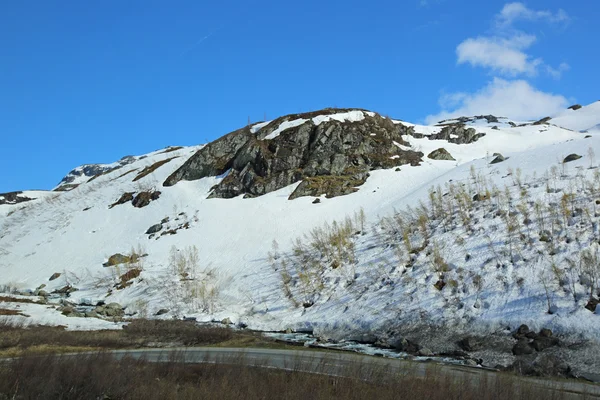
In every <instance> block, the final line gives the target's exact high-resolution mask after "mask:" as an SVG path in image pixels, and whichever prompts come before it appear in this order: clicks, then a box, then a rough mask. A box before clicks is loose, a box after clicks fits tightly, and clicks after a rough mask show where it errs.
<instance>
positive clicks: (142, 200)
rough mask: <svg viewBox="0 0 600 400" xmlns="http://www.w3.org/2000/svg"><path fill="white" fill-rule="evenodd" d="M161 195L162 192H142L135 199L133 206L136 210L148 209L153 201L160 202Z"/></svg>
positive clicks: (132, 202)
mask: <svg viewBox="0 0 600 400" xmlns="http://www.w3.org/2000/svg"><path fill="white" fill-rule="evenodd" d="M160 194H161V192H159V191H157V190H153V191H146V192H140V193H138V194H137V195H136V196H135V197H134V198H133V200H132V201H131V204H132V205H133V206H134V207H136V208H142V207H146V206H147V205H148V204H150V202H151V201H154V200H158V198H159V197H160Z"/></svg>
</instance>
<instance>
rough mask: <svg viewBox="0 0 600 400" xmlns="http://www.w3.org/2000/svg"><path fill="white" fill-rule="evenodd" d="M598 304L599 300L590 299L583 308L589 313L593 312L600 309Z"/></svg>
mask: <svg viewBox="0 0 600 400" xmlns="http://www.w3.org/2000/svg"><path fill="white" fill-rule="evenodd" d="M598 304H600V300H598V299H597V298H595V297H591V298H590V299H589V300H588V302H587V304H586V305H585V308H586V309H588V310H590V311H591V312H595V311H596V310H597V309H598V308H600V307H598Z"/></svg>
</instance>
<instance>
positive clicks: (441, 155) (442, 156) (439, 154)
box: [427, 147, 456, 161]
mask: <svg viewBox="0 0 600 400" xmlns="http://www.w3.org/2000/svg"><path fill="white" fill-rule="evenodd" d="M427 157H428V158H431V159H432V160H444V161H456V160H455V159H454V157H452V155H451V154H450V153H448V150H446V149H444V148H442V147H441V148H439V149H437V150H434V151H432V152H431V153H429V155H427Z"/></svg>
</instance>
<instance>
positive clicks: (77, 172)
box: [54, 156, 138, 191]
mask: <svg viewBox="0 0 600 400" xmlns="http://www.w3.org/2000/svg"><path fill="white" fill-rule="evenodd" d="M137 159H138V158H136V157H134V156H125V157H123V158H121V159H120V160H119V161H118V165H117V166H115V165H114V164H113V165H106V164H85V165H82V166H80V167H77V168H75V169H73V170H71V171H70V172H69V173H68V174H67V175H66V176H65V177H64V178H63V179H62V180H61V181H60V182H59V184H58V186H57V187H56V189H54V190H55V191H66V190H71V189H74V188H75V187H77V186H78V185H75V184H72V183H73V182H74V181H75V180H76V179H78V178H80V177H82V176H85V177H89V178H91V179H90V181H91V180H92V179H94V178H97V177H98V176H100V175H104V174H107V173H109V172H111V171H115V170H117V169H119V168H122V167H124V166H125V165H128V164H131V163H132V162H134V161H136V160H137ZM88 182H89V181H88Z"/></svg>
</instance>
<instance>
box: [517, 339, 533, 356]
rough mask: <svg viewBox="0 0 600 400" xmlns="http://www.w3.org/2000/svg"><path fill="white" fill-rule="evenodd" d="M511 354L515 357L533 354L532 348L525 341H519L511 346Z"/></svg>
mask: <svg viewBox="0 0 600 400" xmlns="http://www.w3.org/2000/svg"><path fill="white" fill-rule="evenodd" d="M512 353H513V354H514V355H515V356H521V355H527V354H533V347H531V346H530V345H529V341H528V340H527V339H521V340H519V341H518V342H517V343H516V344H515V345H514V346H513V348H512Z"/></svg>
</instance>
